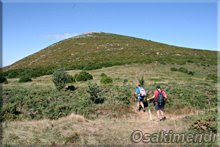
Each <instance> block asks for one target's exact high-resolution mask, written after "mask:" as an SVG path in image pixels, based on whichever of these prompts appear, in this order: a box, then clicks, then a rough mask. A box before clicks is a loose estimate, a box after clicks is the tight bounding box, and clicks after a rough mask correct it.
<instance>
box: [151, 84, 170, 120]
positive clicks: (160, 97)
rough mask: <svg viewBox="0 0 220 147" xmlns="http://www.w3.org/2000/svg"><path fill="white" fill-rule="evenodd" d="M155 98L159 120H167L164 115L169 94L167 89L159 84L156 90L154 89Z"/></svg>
mask: <svg viewBox="0 0 220 147" xmlns="http://www.w3.org/2000/svg"><path fill="white" fill-rule="evenodd" d="M152 99H154V105H155V109H156V111H157V118H158V120H159V121H161V120H165V119H166V117H165V116H164V112H163V110H164V106H165V103H166V100H167V95H166V93H165V91H163V90H162V89H161V88H160V85H157V87H156V90H155V91H154V96H153V97H152Z"/></svg>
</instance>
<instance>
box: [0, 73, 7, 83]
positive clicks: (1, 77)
mask: <svg viewBox="0 0 220 147" xmlns="http://www.w3.org/2000/svg"><path fill="white" fill-rule="evenodd" d="M0 83H8V81H7V79H6V78H5V77H4V76H2V75H0Z"/></svg>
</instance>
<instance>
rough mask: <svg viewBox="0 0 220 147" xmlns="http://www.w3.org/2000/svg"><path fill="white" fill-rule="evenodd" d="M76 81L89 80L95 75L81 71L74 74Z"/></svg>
mask: <svg viewBox="0 0 220 147" xmlns="http://www.w3.org/2000/svg"><path fill="white" fill-rule="evenodd" d="M74 79H75V81H88V80H92V79H93V76H92V75H91V74H89V73H87V72H85V71H82V72H80V73H79V74H76V75H75V76H74Z"/></svg>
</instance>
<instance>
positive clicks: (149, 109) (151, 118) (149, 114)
mask: <svg viewBox="0 0 220 147" xmlns="http://www.w3.org/2000/svg"><path fill="white" fill-rule="evenodd" d="M150 100H151V99H150V98H148V99H147V101H150ZM148 108H149V106H148ZM148 113H149V116H150V121H151V120H152V115H151V111H150V108H149V109H148Z"/></svg>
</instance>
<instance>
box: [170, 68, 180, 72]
mask: <svg viewBox="0 0 220 147" xmlns="http://www.w3.org/2000/svg"><path fill="white" fill-rule="evenodd" d="M170 70H171V71H178V69H177V68H175V67H171V68H170Z"/></svg>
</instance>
